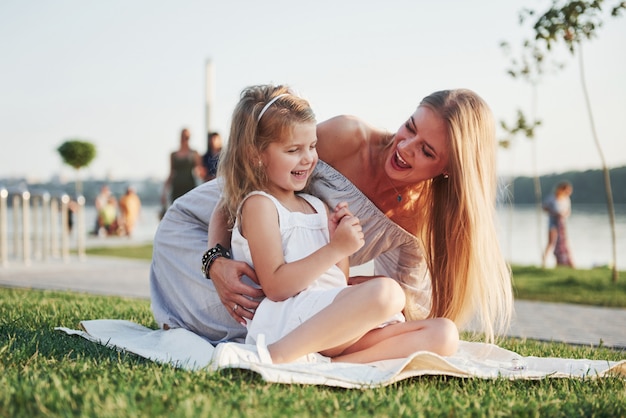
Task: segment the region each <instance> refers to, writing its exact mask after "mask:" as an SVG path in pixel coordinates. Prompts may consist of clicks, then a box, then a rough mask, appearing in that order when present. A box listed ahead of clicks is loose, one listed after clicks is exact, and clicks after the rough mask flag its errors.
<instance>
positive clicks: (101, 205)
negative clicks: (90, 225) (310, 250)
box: [94, 184, 141, 237]
mask: <svg viewBox="0 0 626 418" xmlns="http://www.w3.org/2000/svg"><path fill="white" fill-rule="evenodd" d="M95 206H96V214H97V215H96V225H95V230H94V234H95V235H98V236H111V235H118V236H119V235H123V236H128V237H130V236H132V234H133V230H134V229H135V225H136V224H137V219H138V218H139V212H140V211H141V199H140V198H139V196H138V195H137V192H136V190H135V188H134V187H132V186H128V187H127V188H126V191H125V193H124V194H123V195H122V196H120V198H119V199H118V198H117V197H116V196H115V195H114V194H113V193H112V192H111V188H110V187H109V185H107V184H104V185H102V187H101V188H100V193H99V194H98V195H97V196H96V200H95Z"/></svg>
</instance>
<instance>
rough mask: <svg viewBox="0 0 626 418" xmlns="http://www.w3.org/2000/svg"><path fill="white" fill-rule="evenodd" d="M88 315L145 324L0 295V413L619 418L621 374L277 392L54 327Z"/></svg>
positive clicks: (533, 349) (553, 346)
mask: <svg viewBox="0 0 626 418" xmlns="http://www.w3.org/2000/svg"><path fill="white" fill-rule="evenodd" d="M97 318H119V319H127V320H131V321H134V322H137V323H140V324H143V325H145V326H148V327H151V328H153V327H155V326H156V324H155V323H154V320H153V318H152V314H151V312H150V307H149V301H147V300H136V299H125V298H118V297H104V296H93V295H86V294H79V293H70V292H53V291H38V290H24V289H10V288H0V388H2V390H1V391H0V416H2V417H39V416H46V417H60V416H63V417H71V416H90V417H91V416H93V417H96V416H97V417H153V416H168V417H205V416H206V417H208V416H215V417H220V418H223V417H242V416H254V417H275V416H285V417H327V416H338V417H344V416H345V417H348V416H380V417H405V416H406V417H422V416H437V417H439V416H511V415H515V416H557V417H558V416H592V415H595V416H615V417H618V416H626V379H624V378H617V377H607V378H603V379H599V380H591V379H587V380H578V379H544V380H539V381H508V380H503V379H498V380H481V379H460V378H451V377H442V376H435V377H419V378H413V379H409V380H405V381H401V382H399V383H396V384H393V385H391V386H389V387H384V388H375V389H367V390H344V389H337V388H331V387H325V386H304V385H279V384H269V383H265V382H263V381H262V380H261V379H260V378H259V377H258V376H257V375H256V374H254V373H252V372H246V371H240V370H226V371H222V372H218V373H209V372H206V371H199V372H188V371H183V370H177V369H174V368H172V367H170V366H164V365H159V364H156V363H153V362H150V361H148V360H145V359H142V358H140V357H137V356H134V355H132V354H125V353H120V352H117V351H114V350H111V349H108V348H105V347H103V346H101V345H98V344H95V343H91V342H89V341H87V340H85V339H83V338H80V337H76V336H68V335H66V334H64V333H62V332H59V331H54V327H56V326H65V327H69V328H77V327H78V323H79V321H80V320H85V319H97ZM498 343H499V345H500V346H502V347H503V348H507V349H510V350H513V351H516V352H518V353H519V354H521V355H523V356H531V355H532V356H543V357H548V356H553V357H566V358H589V359H606V360H616V361H617V360H622V359H624V358H626V352H624V351H617V350H610V349H608V348H605V347H600V348H590V347H573V346H569V345H566V344H559V343H544V342H537V341H523V340H519V339H504V340H501V341H499V342H498Z"/></svg>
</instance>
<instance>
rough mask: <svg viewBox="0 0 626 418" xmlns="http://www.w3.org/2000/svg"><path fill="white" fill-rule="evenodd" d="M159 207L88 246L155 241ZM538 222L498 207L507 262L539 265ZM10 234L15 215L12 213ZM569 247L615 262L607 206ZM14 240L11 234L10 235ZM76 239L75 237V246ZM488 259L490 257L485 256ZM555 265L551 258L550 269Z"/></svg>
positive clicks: (622, 242)
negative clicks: (124, 231)
mask: <svg viewBox="0 0 626 418" xmlns="http://www.w3.org/2000/svg"><path fill="white" fill-rule="evenodd" d="M159 209H160V207H159V206H144V207H143V208H142V211H141V214H140V218H139V221H138V223H137V227H136V230H135V232H134V235H133V237H132V238H128V237H106V238H98V237H95V236H89V237H88V238H87V245H88V246H101V245H102V246H104V245H125V244H129V243H133V244H135V243H147V242H152V240H153V238H154V234H155V232H156V229H157V226H158V224H159V218H158V213H159ZM615 216H616V237H617V265H618V268H619V269H620V270H626V205H618V206H616V207H615ZM95 219H96V214H95V209H94V208H93V207H91V206H90V207H87V208H86V209H85V223H86V227H87V230H88V231H90V230H91V229H92V228H93V225H94V223H95ZM539 219H540V220H539V222H538V220H537V211H536V208H535V206H534V205H516V206H515V207H514V208H513V209H511V208H510V207H506V206H502V207H500V208H498V221H499V228H500V234H499V239H500V244H501V247H502V251H503V254H504V255H505V257H506V258H507V260H508V261H510V262H512V263H515V264H523V265H540V264H541V254H542V252H543V248H544V247H545V245H546V243H547V235H548V232H547V225H548V219H547V215H545V214H544V213H541V215H540V218H539ZM8 221H9V233H10V231H11V229H12V228H11V225H10V224H11V222H12V215H11V210H9V216H8ZM567 226H568V235H569V241H570V248H571V252H572V256H573V259H574V262H575V264H576V266H577V267H581V268H590V267H593V266H600V265H609V264H610V263H611V262H612V258H613V257H612V246H611V233H610V226H609V217H608V214H607V209H606V206H605V205H573V206H572V215H571V216H570V218H569V219H568V223H567ZM9 239H11V235H9ZM74 243H75V237H72V245H73V244H74ZM485 256H486V257H488V255H485ZM551 265H554V258H553V257H551V259H550V260H549V264H548V266H551Z"/></svg>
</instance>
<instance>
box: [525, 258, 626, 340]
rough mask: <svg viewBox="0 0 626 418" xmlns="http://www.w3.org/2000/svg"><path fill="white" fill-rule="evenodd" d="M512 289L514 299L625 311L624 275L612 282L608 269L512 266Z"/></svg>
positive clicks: (622, 273) (625, 289) (625, 283)
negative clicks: (612, 308) (603, 307)
mask: <svg viewBox="0 0 626 418" xmlns="http://www.w3.org/2000/svg"><path fill="white" fill-rule="evenodd" d="M513 288H514V294H515V298H516V299H526V300H540V301H545V302H567V303H577V304H584V305H594V306H606V307H614V308H626V273H624V272H621V274H620V279H619V280H618V281H617V283H613V282H612V281H611V270H610V269H608V268H606V267H605V268H596V269H591V270H581V269H571V268H567V267H559V268H555V269H542V268H539V267H533V266H513ZM625 332H626V331H625Z"/></svg>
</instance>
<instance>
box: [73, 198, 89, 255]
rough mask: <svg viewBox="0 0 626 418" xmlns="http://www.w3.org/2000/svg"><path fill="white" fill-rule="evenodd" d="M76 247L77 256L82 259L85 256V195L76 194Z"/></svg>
mask: <svg viewBox="0 0 626 418" xmlns="http://www.w3.org/2000/svg"><path fill="white" fill-rule="evenodd" d="M76 203H77V208H76V212H77V213H76V247H77V250H78V258H79V259H81V260H84V259H85V258H86V255H85V254H86V251H85V247H86V245H85V241H86V239H85V237H86V236H87V231H86V229H85V228H86V226H85V197H84V196H82V195H81V196H78V198H77V199H76Z"/></svg>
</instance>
